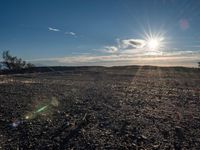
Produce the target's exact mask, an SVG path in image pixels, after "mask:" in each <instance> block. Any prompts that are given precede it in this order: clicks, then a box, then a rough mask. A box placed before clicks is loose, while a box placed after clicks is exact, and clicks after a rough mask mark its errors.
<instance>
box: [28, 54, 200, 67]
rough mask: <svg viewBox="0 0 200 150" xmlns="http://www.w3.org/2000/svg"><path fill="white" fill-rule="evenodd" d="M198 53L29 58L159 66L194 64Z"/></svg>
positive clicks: (67, 62)
mask: <svg viewBox="0 0 200 150" xmlns="http://www.w3.org/2000/svg"><path fill="white" fill-rule="evenodd" d="M199 57H200V53H198V52H197V53H195V54H189V53H188V52H186V53H184V51H182V52H181V53H172V54H171V53H170V54H168V53H165V54H164V55H157V56H156V55H148V56H147V55H142V56H141V55H140V54H128V53H126V54H122V53H121V54H109V55H92V54H87V55H74V56H67V57H61V58H47V59H45V58H44V59H37V60H31V62H33V63H38V64H43V65H70V66H74V65H75V66H76V65H78V66H79V65H82V66H83V65H105V66H113V65H159V66H190V67H192V66H196V65H197V63H196V62H198V60H199Z"/></svg>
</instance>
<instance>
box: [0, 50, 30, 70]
mask: <svg viewBox="0 0 200 150" xmlns="http://www.w3.org/2000/svg"><path fill="white" fill-rule="evenodd" d="M2 59H3V60H2V62H1V63H0V69H8V70H19V69H23V68H31V67H34V65H33V64H31V63H26V61H24V60H22V59H21V58H17V57H16V56H12V55H11V54H10V53H9V51H3V53H2Z"/></svg>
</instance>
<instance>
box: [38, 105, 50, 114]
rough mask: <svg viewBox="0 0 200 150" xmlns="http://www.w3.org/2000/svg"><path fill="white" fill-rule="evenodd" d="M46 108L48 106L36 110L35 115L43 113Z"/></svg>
mask: <svg viewBox="0 0 200 150" xmlns="http://www.w3.org/2000/svg"><path fill="white" fill-rule="evenodd" d="M47 107H48V105H46V106H44V107H42V108H40V109H38V110H37V111H36V113H39V112H41V111H44V110H45V109H46V108H47Z"/></svg>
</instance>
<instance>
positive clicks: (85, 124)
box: [0, 66, 200, 150]
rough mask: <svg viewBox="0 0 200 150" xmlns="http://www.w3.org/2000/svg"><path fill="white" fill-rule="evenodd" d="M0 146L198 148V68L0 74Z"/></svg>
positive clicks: (199, 77) (199, 97)
mask: <svg viewBox="0 0 200 150" xmlns="http://www.w3.org/2000/svg"><path fill="white" fill-rule="evenodd" d="M0 149H8V150H12V149H14V150H15V149H20V150H21V149H24V150H27V149H138V150H139V149H141V150H142V149H147V150H148V149H154V150H157V149H167V150H170V149H176V150H179V149H194V150H195V149H200V70H198V69H191V68H178V67H176V68H175V67H174V68H161V67H133V66H132V67H131V66H127V67H110V68H106V67H105V68H104V67H99V68H98V67H89V68H87V69H85V70H81V69H80V70H74V71H60V72H59V71H57V72H53V71H52V72H46V73H29V74H13V75H1V76H0Z"/></svg>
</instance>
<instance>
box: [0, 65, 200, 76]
mask: <svg viewBox="0 0 200 150" xmlns="http://www.w3.org/2000/svg"><path fill="white" fill-rule="evenodd" d="M138 68H143V69H158V68H160V69H174V70H176V71H198V72H200V69H198V68H188V67H182V66H176V67H174V66H173V67H163V66H148V65H146V66H138V65H132V66H112V67H105V66H46V67H45V66H43V67H32V68H25V69H20V70H1V71H0V74H1V75H6V74H25V73H45V72H58V73H59V72H81V71H102V70H103V69H106V70H107V69H111V70H112V69H119V70H121V69H138Z"/></svg>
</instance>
